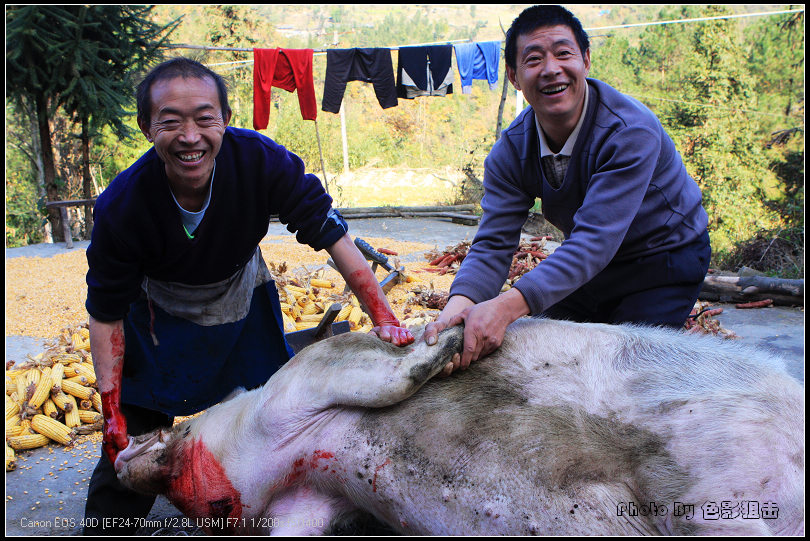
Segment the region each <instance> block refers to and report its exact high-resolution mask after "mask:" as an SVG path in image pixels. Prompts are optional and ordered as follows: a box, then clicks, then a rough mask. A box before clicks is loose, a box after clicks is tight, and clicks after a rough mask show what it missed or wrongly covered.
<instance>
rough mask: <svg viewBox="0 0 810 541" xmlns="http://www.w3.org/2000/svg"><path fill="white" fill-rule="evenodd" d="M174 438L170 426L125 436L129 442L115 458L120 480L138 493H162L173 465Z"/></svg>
mask: <svg viewBox="0 0 810 541" xmlns="http://www.w3.org/2000/svg"><path fill="white" fill-rule="evenodd" d="M176 441H177V438H176V436H175V432H174V431H173V430H172V429H168V428H166V429H164V428H161V429H158V430H155V431H152V432H148V433H146V434H142V435H140V436H136V437H131V436H130V438H129V445H128V446H127V448H126V449H124V450H123V451H121V452H120V453H119V454H118V457H117V458H116V459H115V471H116V473H117V474H118V479H119V480H120V481H121V483H122V484H123V485H124V486H126V487H128V488H130V489H132V490H134V491H136V492H140V493H142V494H149V495H156V494H165V493H166V491H167V489H168V482H169V479H171V478H172V476H173V471H172V470H173V469H174V468H175V467H176V464H175V461H174V460H172V457H173V455H174V448H175V447H176Z"/></svg>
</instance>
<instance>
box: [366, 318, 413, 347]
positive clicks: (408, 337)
mask: <svg viewBox="0 0 810 541" xmlns="http://www.w3.org/2000/svg"><path fill="white" fill-rule="evenodd" d="M371 332H373V333H374V334H376V335H377V336H378V337H379V338H380V340H383V341H385V342H391V343H392V344H394V345H395V346H407V345H408V344H412V343H413V341H414V337H413V335H412V334H411V331H409V330H408V329H406V328H405V327H400V323H399V321H394V322H393V323H390V324H388V323H386V324H383V325H379V326H377V327H374V328H373V329H371Z"/></svg>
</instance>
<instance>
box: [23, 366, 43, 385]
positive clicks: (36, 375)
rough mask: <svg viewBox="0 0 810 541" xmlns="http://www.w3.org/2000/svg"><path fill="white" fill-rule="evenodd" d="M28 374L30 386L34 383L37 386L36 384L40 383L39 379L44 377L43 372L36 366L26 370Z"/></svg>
mask: <svg viewBox="0 0 810 541" xmlns="http://www.w3.org/2000/svg"><path fill="white" fill-rule="evenodd" d="M26 375H27V381H28V386H30V385H32V384H33V385H34V386H36V384H37V383H39V380H40V379H42V372H40V371H39V370H38V369H36V368H32V369H31V370H29V371H28V372H26ZM26 388H27V387H26Z"/></svg>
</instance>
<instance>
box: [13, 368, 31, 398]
mask: <svg viewBox="0 0 810 541" xmlns="http://www.w3.org/2000/svg"><path fill="white" fill-rule="evenodd" d="M14 383H16V384H17V397H18V399H19V398H22V399H23V400H25V390H26V387H28V377H27V375H26V373H22V374H19V375H17V377H15V378H14Z"/></svg>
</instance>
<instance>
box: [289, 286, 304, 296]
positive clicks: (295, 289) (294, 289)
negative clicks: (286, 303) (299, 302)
mask: <svg viewBox="0 0 810 541" xmlns="http://www.w3.org/2000/svg"><path fill="white" fill-rule="evenodd" d="M284 287H285V288H286V289H289V290H290V291H292V292H293V294H295V293H298V294H304V295H306V293H307V290H306V288H303V287H299V286H295V285H292V284H287V285H286V286H284Z"/></svg>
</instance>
